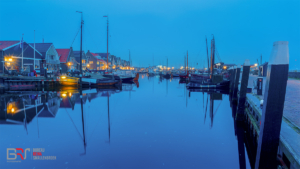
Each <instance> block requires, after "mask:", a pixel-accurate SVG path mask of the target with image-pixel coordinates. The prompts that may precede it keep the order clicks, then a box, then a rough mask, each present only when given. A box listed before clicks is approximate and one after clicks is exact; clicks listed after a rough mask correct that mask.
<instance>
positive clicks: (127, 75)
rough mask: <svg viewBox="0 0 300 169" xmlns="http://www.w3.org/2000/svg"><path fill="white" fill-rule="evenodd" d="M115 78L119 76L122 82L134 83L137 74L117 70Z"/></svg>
mask: <svg viewBox="0 0 300 169" xmlns="http://www.w3.org/2000/svg"><path fill="white" fill-rule="evenodd" d="M113 74H114V75H115V76H118V77H119V78H120V79H121V80H122V82H128V81H133V80H134V79H135V78H136V76H137V75H136V74H135V73H134V72H133V71H131V70H117V71H116V72H114V73H113Z"/></svg>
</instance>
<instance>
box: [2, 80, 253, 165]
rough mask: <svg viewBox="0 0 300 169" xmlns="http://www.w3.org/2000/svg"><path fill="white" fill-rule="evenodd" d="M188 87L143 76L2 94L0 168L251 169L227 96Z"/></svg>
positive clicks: (174, 81)
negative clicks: (116, 83) (104, 85)
mask: <svg viewBox="0 0 300 169" xmlns="http://www.w3.org/2000/svg"><path fill="white" fill-rule="evenodd" d="M185 85H186V84H185V83H180V80H179V78H173V79H160V78H159V77H158V76H157V77H148V76H146V75H140V78H139V82H138V83H133V84H123V86H122V88H110V89H95V90H93V89H91V90H90V89H89V90H84V91H83V92H82V93H83V94H82V98H80V94H79V93H80V92H79V91H76V90H65V91H64V90H62V91H59V92H56V91H55V92H51V93H48V94H47V95H45V94H40V93H39V94H36V93H34V92H32V94H31V93H30V92H27V93H26V92H23V93H13V92H9V93H5V94H3V95H1V119H0V120H1V123H0V145H1V146H0V168H213V169H215V168H240V167H246V168H251V167H250V162H249V158H248V156H247V149H246V148H244V147H245V146H240V144H238V134H237V133H238V132H236V131H237V130H236V125H235V124H234V119H233V112H232V109H231V107H230V101H229V96H228V95H226V94H213V93H211V92H189V91H188V90H187V89H186V86H185ZM45 93H46V92H45ZM12 106H15V107H16V108H15V110H14V111H13V112H12V110H11V108H12ZM9 109H10V110H9ZM242 134H243V133H242ZM242 137H244V135H243V136H242ZM242 144H244V143H242ZM241 147H242V150H241V149H239V148H241ZM9 148H11V149H9ZM16 148H21V149H23V150H25V149H27V148H29V150H27V151H25V152H24V153H22V152H21V151H20V150H15V149H16ZM26 152H27V154H26V155H25V153H26ZM241 152H244V153H241ZM10 153H11V154H10ZM16 153H21V154H22V155H23V158H24V159H23V160H22V159H21V157H20V156H19V155H14V154H16ZM15 157H16V159H14V158H15ZM25 157H26V159H25Z"/></svg>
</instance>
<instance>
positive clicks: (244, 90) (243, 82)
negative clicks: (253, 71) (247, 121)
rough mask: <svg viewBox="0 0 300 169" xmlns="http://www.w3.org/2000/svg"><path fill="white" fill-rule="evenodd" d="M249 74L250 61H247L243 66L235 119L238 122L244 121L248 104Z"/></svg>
mask: <svg viewBox="0 0 300 169" xmlns="http://www.w3.org/2000/svg"><path fill="white" fill-rule="evenodd" d="M249 73H250V61H249V60H248V59H246V60H245V63H244V65H243V73H242V79H241V87H240V93H239V99H238V112H237V115H236V118H235V119H236V120H238V121H242V120H244V109H245V102H246V94H247V87H248V80H249Z"/></svg>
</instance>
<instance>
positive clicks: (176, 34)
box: [0, 0, 300, 70]
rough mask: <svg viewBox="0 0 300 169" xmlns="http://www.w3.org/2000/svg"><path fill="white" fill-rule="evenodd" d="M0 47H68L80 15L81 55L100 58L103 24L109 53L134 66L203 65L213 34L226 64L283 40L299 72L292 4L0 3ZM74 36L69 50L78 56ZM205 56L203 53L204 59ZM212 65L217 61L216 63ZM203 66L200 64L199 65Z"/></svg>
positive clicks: (299, 10)
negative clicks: (16, 43) (21, 43)
mask: <svg viewBox="0 0 300 169" xmlns="http://www.w3.org/2000/svg"><path fill="white" fill-rule="evenodd" d="M0 6H1V10H0V40H20V37H21V36H22V34H24V40H25V41H26V42H31V43H32V42H33V40H34V30H36V42H39V43H40V42H42V39H43V38H44V40H45V42H52V43H54V46H55V47H56V48H70V46H71V44H72V42H73V40H74V38H75V35H76V33H77V32H78V30H79V27H80V14H79V13H76V12H75V11H82V12H83V19H84V30H83V49H84V50H85V51H87V50H90V51H91V52H103V53H104V52H106V18H103V15H108V17H109V23H110V24H109V31H110V33H109V35H110V39H109V43H110V44H109V52H110V53H111V54H113V55H116V56H118V57H121V58H122V59H126V60H127V59H128V49H130V51H131V56H132V62H133V65H134V66H139V65H140V66H149V65H152V64H153V58H154V64H156V65H157V64H166V60H167V58H168V60H169V66H176V67H178V66H182V65H183V64H184V59H183V58H184V55H186V52H187V50H188V52H189V65H191V66H193V67H194V66H195V67H196V66H197V65H196V63H198V67H200V66H201V68H202V67H203V66H204V60H205V61H206V60H207V59H206V58H207V57H206V45H205V36H207V38H208V43H209V50H210V40H211V38H212V34H213V35H214V37H215V41H216V48H217V51H218V53H219V55H220V58H221V60H222V61H223V62H225V63H236V64H242V63H243V62H244V60H245V59H250V62H251V63H257V61H256V59H258V58H259V57H260V55H261V54H262V57H263V59H262V60H263V62H265V61H268V60H269V57H270V54H271V50H272V45H273V42H275V41H289V52H290V69H297V68H298V70H299V69H300V55H299V53H300V1H299V0H282V1H276V0H270V1H256V0H229V1H225V0H219V1H211V0H207V1H203V0H201V1H200V0H195V1H189V0H181V1H176V0H170V1H167V0H151V1H150V0H123V1H121V0H120V1H117V0H111V1H101V0H82V1H81V0H0ZM79 40H80V36H79V34H78V36H77V37H76V39H75V41H74V43H73V44H72V46H73V48H74V50H79V49H80V48H79V44H80V41H79ZM209 53H210V52H209ZM216 62H219V60H218V58H217V57H216ZM205 65H207V62H205Z"/></svg>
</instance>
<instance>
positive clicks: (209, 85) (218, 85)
mask: <svg viewBox="0 0 300 169" xmlns="http://www.w3.org/2000/svg"><path fill="white" fill-rule="evenodd" d="M229 85H230V81H228V80H226V81H222V82H220V83H212V82H211V81H210V79H209V80H208V81H204V80H203V81H202V83H194V82H190V83H189V84H187V85H186V86H187V88H189V89H224V90H228V89H229Z"/></svg>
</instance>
